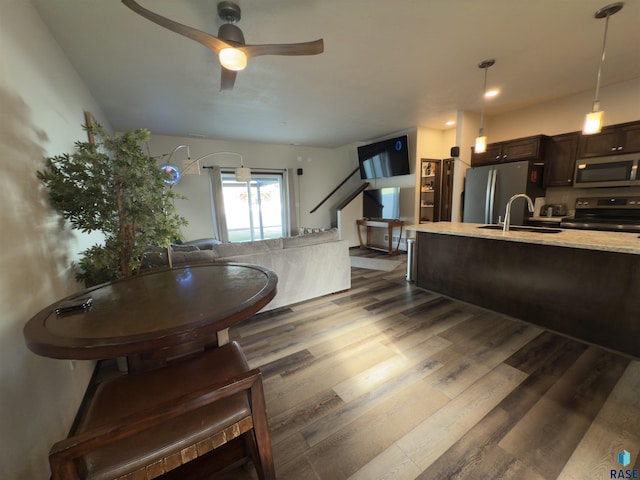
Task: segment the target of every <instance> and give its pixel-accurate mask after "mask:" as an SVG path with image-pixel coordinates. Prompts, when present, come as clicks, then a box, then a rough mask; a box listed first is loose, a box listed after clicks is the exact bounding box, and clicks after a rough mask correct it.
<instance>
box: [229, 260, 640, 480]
mask: <svg viewBox="0 0 640 480" xmlns="http://www.w3.org/2000/svg"><path fill="white" fill-rule="evenodd" d="M352 254H355V255H365V256H372V257H375V258H385V255H384V254H379V253H377V252H372V251H366V252H360V251H359V250H357V249H354V250H352ZM400 258H402V259H403V260H406V257H405V256H401V257H400ZM394 259H397V257H394ZM405 273H406V267H405V264H402V265H400V266H398V267H397V268H396V269H395V270H393V271H392V272H382V271H375V270H365V269H360V268H353V269H352V288H351V290H349V291H347V292H342V293H339V294H334V295H329V296H326V297H322V298H320V299H315V300H312V301H308V302H304V303H300V304H297V305H294V306H291V307H290V308H284V309H280V310H277V311H274V312H268V313H266V314H260V315H257V316H256V317H254V319H252V320H251V321H250V322H246V323H243V324H242V325H239V326H237V327H234V328H233V329H232V330H231V338H232V339H235V340H238V341H239V342H240V344H241V345H242V347H243V349H244V351H245V353H246V355H247V357H248V359H249V362H250V364H251V366H252V367H259V368H260V369H261V370H262V372H263V375H264V379H265V380H264V388H265V395H266V402H267V410H268V415H269V423H270V430H271V434H272V441H273V449H274V458H275V463H276V470H277V475H278V478H279V479H281V480H285V479H295V480H307V479H309V480H337V479H347V478H350V479H366V480H372V479H492V478H495V479H511V478H513V479H516V478H517V479H536V480H537V479H555V478H562V479H597V478H610V470H611V469H620V468H640V461H638V453H639V451H640V414H639V413H640V362H637V361H630V360H629V359H628V358H625V357H622V356H619V355H616V354H613V353H610V352H607V351H605V350H602V349H600V348H597V347H593V346H589V345H586V344H582V343H580V342H577V341H574V340H571V339H567V338H564V337H561V336H558V335H555V334H553V333H549V332H545V331H544V330H542V329H540V328H538V327H535V326H532V325H528V324H525V323H522V322H519V321H516V320H513V319H511V318H508V317H505V316H502V315H499V314H495V313H492V312H487V311H485V310H482V309H479V308H476V307H473V306H469V305H466V304H463V303H460V302H456V301H453V300H451V299H447V298H444V297H441V296H439V295H437V294H434V293H431V292H426V291H423V290H420V289H418V288H416V287H415V286H414V285H413V284H412V283H408V282H407V281H406V280H405ZM319 281H321V279H319ZM623 449H625V450H627V451H629V452H630V453H631V460H632V463H631V464H630V465H628V466H627V467H622V466H620V465H619V464H618V463H617V453H618V452H619V451H621V450H623ZM227 478H234V479H240V480H242V479H254V478H256V477H255V473H254V472H253V470H252V469H245V468H242V469H239V470H237V471H234V472H231V473H230V474H229V476H228V477H227Z"/></svg>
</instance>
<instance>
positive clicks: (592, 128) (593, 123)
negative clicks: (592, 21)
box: [582, 2, 624, 135]
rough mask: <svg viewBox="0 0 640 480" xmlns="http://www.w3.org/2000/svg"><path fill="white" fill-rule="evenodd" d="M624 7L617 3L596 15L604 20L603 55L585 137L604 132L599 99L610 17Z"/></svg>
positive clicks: (585, 126) (584, 131) (586, 123)
mask: <svg viewBox="0 0 640 480" xmlns="http://www.w3.org/2000/svg"><path fill="white" fill-rule="evenodd" d="M623 6H624V2H616V3H612V4H610V5H607V6H605V7H602V8H601V9H599V10H598V11H597V12H596V13H595V14H594V18H596V19H600V18H604V19H605V23H604V36H603V39H602V55H601V56H600V66H599V67H598V77H597V79H596V95H595V98H594V100H593V106H592V108H591V112H589V113H587V115H586V117H585V120H584V126H583V128H582V133H583V134H584V135H593V134H594V133H600V132H601V131H602V121H603V117H604V112H603V111H602V110H600V99H599V98H598V96H599V94H600V78H601V76H602V64H603V63H604V57H605V49H606V45H607V30H608V29H609V17H610V16H611V15H614V14H616V13H618V12H619V11H620V10H622V7H623Z"/></svg>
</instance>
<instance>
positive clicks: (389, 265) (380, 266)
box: [349, 257, 402, 272]
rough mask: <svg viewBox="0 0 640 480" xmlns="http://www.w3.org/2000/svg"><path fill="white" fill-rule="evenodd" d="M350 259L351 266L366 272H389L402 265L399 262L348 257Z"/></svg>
mask: <svg viewBox="0 0 640 480" xmlns="http://www.w3.org/2000/svg"><path fill="white" fill-rule="evenodd" d="M349 258H350V259H351V266H352V267H356V268H366V269H368V270H382V271H384V272H391V271H392V270H394V269H395V268H396V267H397V266H398V265H400V264H401V263H402V261H400V260H385V259H382V258H367V257H349Z"/></svg>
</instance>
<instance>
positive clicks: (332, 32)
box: [32, 0, 640, 147]
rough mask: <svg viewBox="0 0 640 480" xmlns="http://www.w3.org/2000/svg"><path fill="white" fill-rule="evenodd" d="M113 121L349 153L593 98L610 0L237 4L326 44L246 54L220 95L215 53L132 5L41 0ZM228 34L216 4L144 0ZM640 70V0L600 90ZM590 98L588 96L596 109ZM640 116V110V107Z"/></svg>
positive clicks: (245, 22) (291, 35) (615, 37)
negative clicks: (465, 118) (355, 147)
mask: <svg viewBox="0 0 640 480" xmlns="http://www.w3.org/2000/svg"><path fill="white" fill-rule="evenodd" d="M32 2H33V4H34V5H35V6H36V8H37V10H38V12H39V14H40V15H41V17H42V18H43V20H44V22H45V23H46V24H47V25H48V26H49V28H50V30H51V32H52V34H53V36H54V37H55V38H56V39H57V41H58V42H59V44H60V45H61V47H62V49H63V50H64V51H65V53H66V55H67V56H68V58H69V59H70V60H71V63H72V64H73V65H74V67H75V68H76V70H77V71H78V73H79V74H80V76H81V77H82V78H83V80H84V81H85V83H86V84H87V86H88V88H89V89H90V90H91V92H92V94H93V96H94V97H95V99H96V100H97V102H98V103H99V104H100V106H101V107H102V109H103V111H104V113H105V114H106V116H107V118H108V119H109V121H110V122H111V124H112V126H113V127H114V128H115V129H116V130H129V129H134V128H139V127H145V128H148V129H150V130H151V131H152V133H156V134H169V135H180V136H189V135H198V136H205V137H211V138H219V139H230V140H243V141H257V142H267V143H277V144H297V145H308V146H319V147H337V146H341V145H345V144H348V143H351V142H355V141H366V140H370V139H373V138H376V137H380V136H383V135H386V134H389V133H393V132H398V131H401V130H404V129H407V128H413V127H416V126H425V127H431V128H438V129H442V128H445V127H444V122H445V121H446V120H449V119H455V112H456V111H457V110H466V111H475V112H479V111H480V109H481V106H482V95H481V94H482V84H483V79H484V77H483V75H484V71H483V70H482V69H480V68H478V64H479V63H480V61H482V60H485V59H489V58H495V59H496V64H495V65H494V66H493V67H491V68H490V69H489V71H488V86H489V87H498V88H500V89H501V95H500V96H499V97H497V98H496V99H493V100H490V101H488V102H487V106H486V110H485V114H486V115H487V116H490V115H492V114H498V113H502V112H506V111H508V110H513V109H518V108H522V107H524V106H527V105H531V104H535V103H539V102H544V101H548V100H551V99H554V98H558V97H564V96H569V95H572V94H576V93H580V92H588V91H592V92H595V83H596V74H597V70H598V64H599V61H600V53H601V48H602V40H603V34H604V27H605V20H598V19H595V18H594V13H595V11H596V10H598V9H600V8H601V7H603V6H605V5H607V0H482V1H480V0H240V1H239V4H240V7H241V8H242V19H241V21H240V22H239V23H238V26H239V27H240V28H241V29H242V31H243V32H244V36H245V40H246V42H247V43H248V44H261V43H295V42H304V41H310V40H315V39H317V38H323V39H324V45H325V51H324V53H323V54H321V55H317V56H308V57H282V56H262V57H256V58H251V59H249V65H248V67H247V69H246V70H245V71H243V72H240V73H239V74H238V77H237V79H236V83H235V88H234V89H233V90H231V91H224V92H221V91H220V88H219V87H220V66H219V63H218V60H217V58H216V57H215V55H214V54H213V53H212V52H211V51H209V50H208V49H207V48H206V47H204V46H202V45H200V44H199V43H196V42H194V41H192V40H190V39H187V38H185V37H182V36H181V35H178V34H176V33H174V32H171V31H169V30H166V29H164V28H162V27H160V26H158V25H156V24H154V23H151V22H150V21H149V20H146V19H145V18H143V17H141V16H139V15H137V14H136V13H134V12H133V11H131V10H129V9H128V8H127V7H125V6H124V5H123V4H122V3H121V2H120V0H32ZM139 3H140V4H141V5H142V6H144V7H145V8H148V9H150V10H152V11H154V12H156V13H159V14H161V15H163V16H166V17H169V18H171V19H173V20H176V21H178V22H181V23H184V24H186V25H190V26H193V27H195V28H198V29H200V30H204V31H207V32H209V33H212V34H214V35H215V34H216V32H217V30H218V27H219V25H220V20H219V19H218V17H217V12H216V5H217V0H139ZM639 77H640V0H627V1H626V2H625V6H624V8H623V9H622V10H621V11H620V12H619V13H617V14H615V15H614V16H612V17H611V18H610V20H609V32H608V38H607V56H606V61H605V64H604V68H603V75H602V86H607V85H611V84H615V83H618V82H622V81H626V80H629V79H633V78H639ZM639 107H640V106H639ZM589 108H590V105H589V104H587V105H585V113H586V111H587V110H588V109H589ZM639 110H640V108H639Z"/></svg>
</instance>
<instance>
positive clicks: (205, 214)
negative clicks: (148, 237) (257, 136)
mask: <svg viewBox="0 0 640 480" xmlns="http://www.w3.org/2000/svg"><path fill="white" fill-rule="evenodd" d="M177 145H189V151H190V155H191V158H192V159H196V158H199V157H201V156H203V155H206V154H208V153H212V152H222V151H231V152H236V153H239V154H241V155H242V156H243V159H244V165H245V166H248V167H252V168H277V169H281V168H287V169H293V170H294V171H297V169H298V168H302V175H301V176H297V175H296V182H297V185H296V191H297V192H299V195H298V198H296V202H297V204H298V207H299V208H298V215H299V217H298V224H299V225H300V226H301V227H329V226H331V223H332V220H335V219H334V218H333V216H332V212H331V208H332V206H334V205H335V204H336V203H338V202H339V201H340V200H341V198H344V197H345V196H346V194H347V193H349V192H350V191H351V190H352V189H353V188H354V187H355V185H358V184H359V182H360V181H361V180H360V176H359V174H357V173H356V175H354V176H353V177H352V178H351V179H350V181H349V182H348V183H347V184H345V185H344V186H343V187H342V188H341V189H340V190H339V191H338V192H336V195H335V196H333V197H331V199H329V200H328V201H327V202H326V203H325V204H324V205H323V206H322V207H320V208H319V209H318V210H317V211H316V212H314V213H310V212H311V210H312V209H313V208H314V207H315V206H316V205H317V204H318V203H320V201H321V200H322V199H323V198H324V197H325V196H326V195H327V194H328V193H329V192H331V190H333V189H334V188H335V187H337V186H338V184H339V183H340V182H342V181H343V180H344V179H345V178H346V177H347V176H348V175H349V174H350V173H351V172H352V171H353V170H354V169H355V168H356V167H357V165H358V161H357V156H356V147H355V145H348V146H345V147H341V148H337V149H329V148H310V147H299V146H293V145H272V144H262V143H249V142H231V141H224V140H212V139H202V138H190V137H173V136H163V135H153V132H152V136H151V140H150V141H149V148H150V151H151V154H152V155H153V156H159V155H163V154H169V153H170V152H171V151H172V150H173V149H174V148H175V147H176V146H177ZM185 158H186V149H180V150H178V151H177V152H176V153H175V155H174V157H173V158H172V163H174V164H177V165H178V166H180V162H181V161H182V160H183V159H185ZM200 165H201V166H203V165H204V166H211V165H220V166H225V167H237V166H240V158H239V157H238V156H237V155H215V156H212V157H208V158H205V159H204V160H202V162H200ZM206 172H207V170H205V172H204V173H203V174H202V175H199V176H198V175H185V176H183V177H182V179H181V181H180V183H178V184H177V185H176V186H175V187H174V189H175V191H176V192H177V193H179V194H181V195H184V196H185V197H187V199H186V200H177V201H176V207H177V208H178V211H179V213H180V214H181V215H183V216H184V217H185V218H186V219H187V220H188V221H189V225H188V226H186V227H184V228H183V229H182V233H183V235H184V237H185V239H187V240H193V239H196V238H204V237H211V236H212V235H213V226H212V222H211V208H210V202H209V184H208V177H207V174H206Z"/></svg>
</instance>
